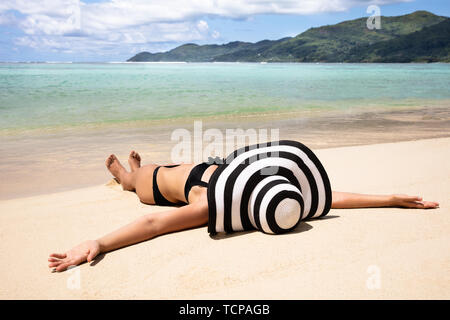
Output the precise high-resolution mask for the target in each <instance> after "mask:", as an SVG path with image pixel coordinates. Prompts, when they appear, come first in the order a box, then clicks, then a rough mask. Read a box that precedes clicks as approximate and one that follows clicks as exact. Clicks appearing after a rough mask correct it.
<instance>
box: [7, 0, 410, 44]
mask: <svg viewBox="0 0 450 320" xmlns="http://www.w3.org/2000/svg"><path fill="white" fill-rule="evenodd" d="M405 1H409V0H377V1H370V0H367V1H366V0H281V1H269V0H191V1H186V0H169V1H167V0H151V1H146V0H109V1H103V2H98V3H84V2H82V1H79V0H2V1H1V3H0V24H11V23H14V24H15V25H16V26H17V27H19V28H20V29H22V30H23V32H24V33H25V36H23V37H20V38H18V39H16V45H22V46H30V47H33V48H50V49H54V50H61V51H63V50H65V51H68V50H70V51H72V52H77V51H82V50H87V49H89V47H90V48H91V49H90V50H93V49H94V50H95V49H102V50H103V49H104V50H107V49H108V48H111V49H112V48H113V47H114V46H119V45H123V44H127V45H130V50H131V48H135V47H136V46H139V47H142V45H145V44H158V43H165V42H189V41H196V40H208V39H217V38H218V37H220V32H219V31H218V30H211V28H210V27H209V26H208V23H207V22H206V21H205V20H203V18H204V17H207V16H218V17H223V18H233V19H234V18H249V17H251V16H253V15H258V14H303V15H306V14H313V13H320V12H339V11H345V10H348V9H349V8H351V7H352V6H355V5H364V4H367V5H368V4H369V3H370V4H379V5H382V4H386V3H393V2H405ZM14 12H19V13H20V15H18V16H14V14H12V13H14Z"/></svg>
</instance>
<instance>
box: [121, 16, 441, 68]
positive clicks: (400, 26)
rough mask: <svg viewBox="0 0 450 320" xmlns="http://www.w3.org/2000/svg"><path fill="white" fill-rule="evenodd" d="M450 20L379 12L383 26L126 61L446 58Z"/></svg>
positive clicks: (339, 28) (354, 25) (189, 48)
mask: <svg viewBox="0 0 450 320" xmlns="http://www.w3.org/2000/svg"><path fill="white" fill-rule="evenodd" d="M449 20H450V19H449V18H447V17H441V16H437V15H434V14H432V13H430V12H427V11H416V12H414V13H411V14H407V15H402V16H396V17H384V16H382V17H381V29H379V30H376V29H374V30H369V29H368V28H367V26H366V21H367V18H360V19H355V20H350V21H344V22H341V23H338V24H335V25H328V26H322V27H318V28H311V29H308V30H307V31H305V32H303V33H301V34H299V35H297V36H296V37H293V38H283V39H280V40H263V41H260V42H257V43H250V42H240V41H235V42H230V43H227V44H223V45H216V44H213V45H196V44H185V45H182V46H179V47H177V48H175V49H172V50H170V51H167V52H161V53H149V52H141V53H139V54H137V55H135V56H134V57H132V58H130V59H129V60H128V61H187V62H211V61H229V62H236V61H239V62H262V61H267V62H410V61H448V56H449V52H448V48H449V43H450V37H449V36H448V24H449ZM427 50H428V51H427Z"/></svg>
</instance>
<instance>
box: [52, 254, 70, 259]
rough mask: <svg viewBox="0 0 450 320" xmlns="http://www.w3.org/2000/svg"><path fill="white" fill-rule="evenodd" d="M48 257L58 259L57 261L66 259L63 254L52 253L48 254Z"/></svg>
mask: <svg viewBox="0 0 450 320" xmlns="http://www.w3.org/2000/svg"><path fill="white" fill-rule="evenodd" d="M50 257H52V258H58V259H64V258H66V257H67V254H65V253H52V254H50Z"/></svg>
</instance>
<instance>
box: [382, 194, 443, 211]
mask: <svg viewBox="0 0 450 320" xmlns="http://www.w3.org/2000/svg"><path fill="white" fill-rule="evenodd" d="M391 201H392V206H395V207H405V208H418V209H434V208H437V207H439V203H437V202H433V201H423V199H422V197H418V196H408V195H406V194H394V195H392V200H391Z"/></svg>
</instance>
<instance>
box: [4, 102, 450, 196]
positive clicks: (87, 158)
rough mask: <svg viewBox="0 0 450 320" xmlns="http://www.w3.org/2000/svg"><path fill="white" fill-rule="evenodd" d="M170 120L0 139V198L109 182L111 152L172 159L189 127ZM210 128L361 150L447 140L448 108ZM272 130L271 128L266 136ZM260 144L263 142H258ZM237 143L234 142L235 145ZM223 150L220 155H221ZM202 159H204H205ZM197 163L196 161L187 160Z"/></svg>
mask: <svg viewBox="0 0 450 320" xmlns="http://www.w3.org/2000/svg"><path fill="white" fill-rule="evenodd" d="M195 120H196V121H199V120H202V119H189V120H186V119H172V120H166V121H155V122H135V123H128V124H121V125H120V126H117V125H108V126H102V127H94V126H93V127H89V126H88V127H81V128H80V127H79V128H77V127H75V128H63V129H48V130H39V131H29V132H23V133H20V134H19V133H17V134H9V135H4V136H2V143H1V144H0V154H1V155H2V157H1V158H0V172H1V173H2V180H1V182H0V199H11V198H19V197H23V196H32V195H37V194H46V193H52V192H57V191H65V190H71V189H74V188H80V187H87V186H93V185H97V184H102V183H104V181H106V180H107V179H109V177H110V174H109V172H108V171H107V170H106V168H105V165H104V161H105V159H106V158H107V157H108V156H109V155H110V154H111V153H115V154H116V155H117V156H118V157H119V159H120V160H121V161H122V162H124V163H126V159H127V158H128V154H129V152H130V151H131V150H136V151H138V152H139V153H140V154H141V156H142V158H143V163H154V162H156V163H162V164H164V163H170V162H177V159H171V150H172V148H173V147H174V146H175V145H176V144H177V143H178V142H177V141H171V134H172V132H174V130H176V129H180V128H186V129H188V130H192V129H193V126H194V121H195ZM211 128H216V129H218V130H220V131H221V132H222V133H223V135H224V136H225V132H226V129H227V128H242V129H243V130H248V129H255V130H256V131H257V132H259V129H268V132H269V139H268V140H272V139H270V132H271V131H270V129H276V130H278V134H279V138H280V139H297V140H299V141H301V142H303V143H305V144H306V145H308V146H310V147H311V148H315V149H322V148H330V147H339V146H352V145H367V144H376V143H385V142H397V141H411V140H417V139H427V138H440V137H448V136H450V107H449V106H447V105H443V106H441V107H436V106H433V107H425V106H422V107H415V108H411V107H404V108H396V109H395V110H386V109H383V110H382V109H373V110H371V111H367V108H366V109H364V110H352V109H349V110H347V111H346V112H345V113H343V112H342V111H338V110H335V111H332V110H330V111H327V112H315V111H313V110H310V111H308V112H302V113H299V112H292V113H282V114H273V113H267V114H250V115H246V116H244V115H241V116H233V115H228V116H222V117H212V118H211V117H210V118H203V120H202V129H203V132H204V131H206V130H208V129H211ZM272 132H274V131H272ZM259 142H262V141H259ZM236 146H237V144H236ZM225 155H226V150H223V156H225ZM204 160H207V159H204ZM192 161H193V162H196V161H195V159H192Z"/></svg>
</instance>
